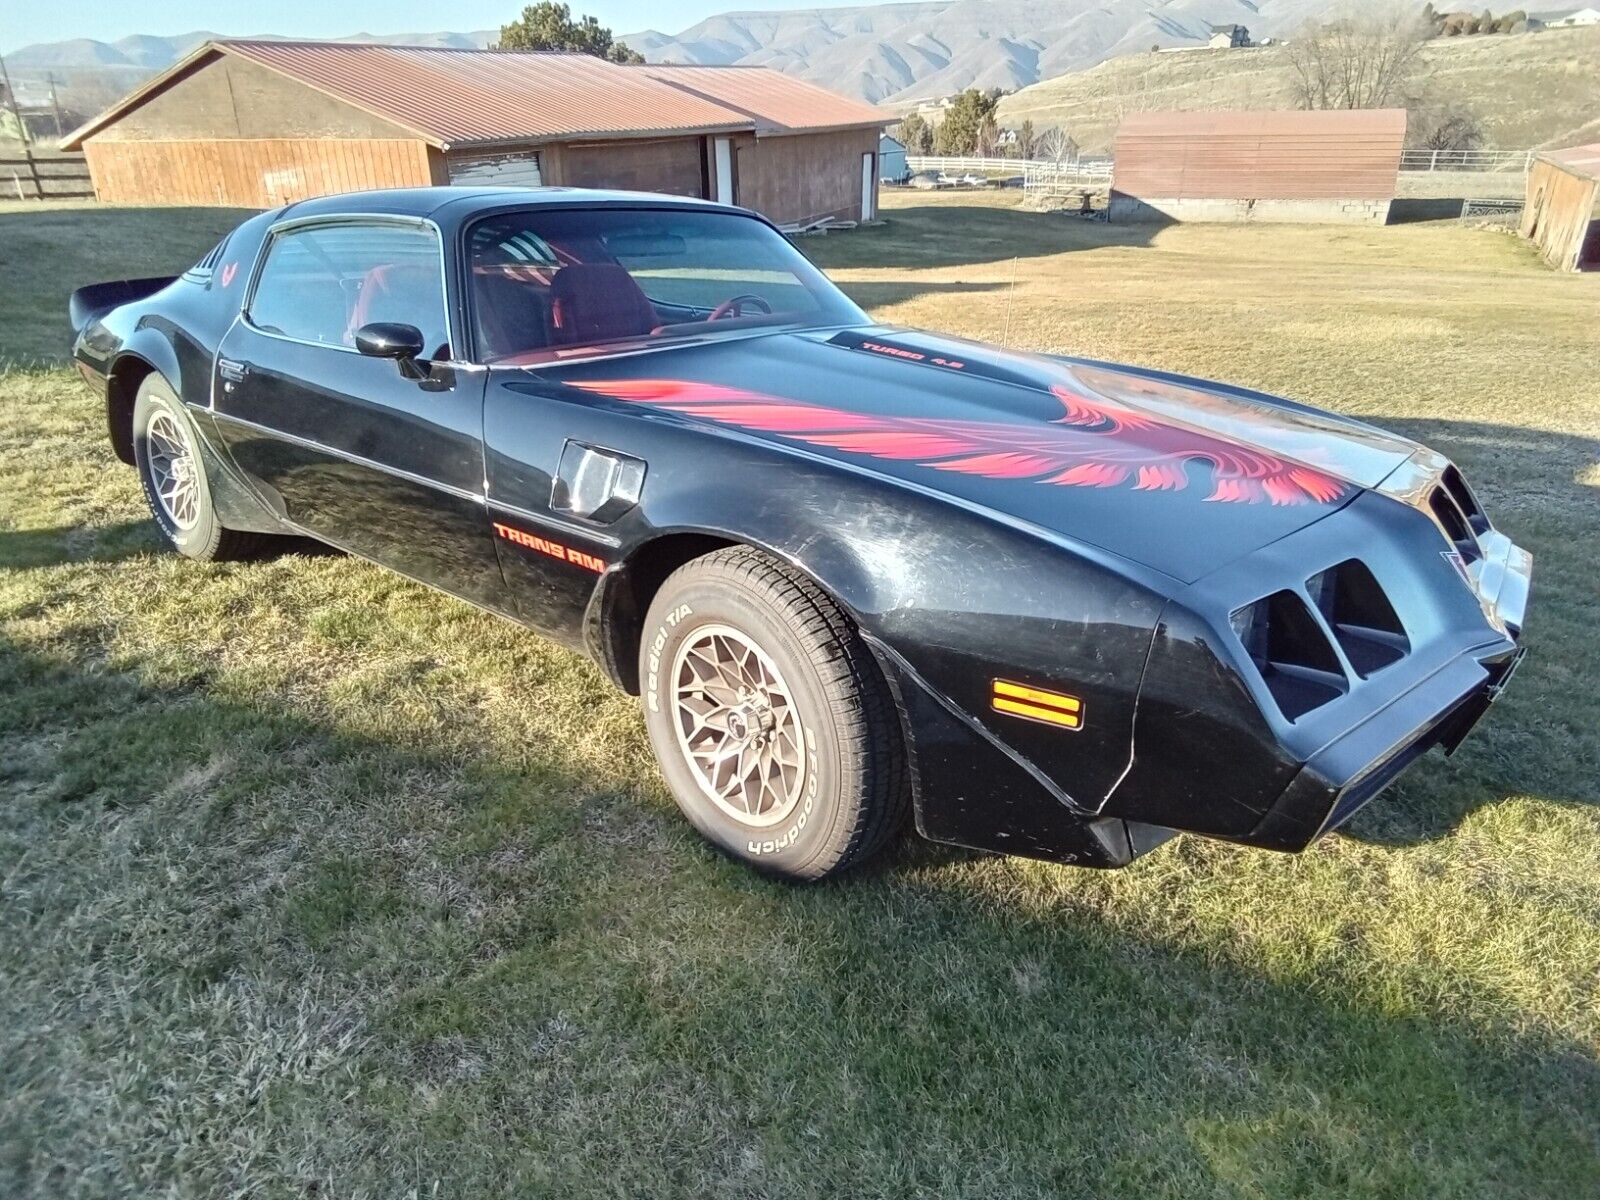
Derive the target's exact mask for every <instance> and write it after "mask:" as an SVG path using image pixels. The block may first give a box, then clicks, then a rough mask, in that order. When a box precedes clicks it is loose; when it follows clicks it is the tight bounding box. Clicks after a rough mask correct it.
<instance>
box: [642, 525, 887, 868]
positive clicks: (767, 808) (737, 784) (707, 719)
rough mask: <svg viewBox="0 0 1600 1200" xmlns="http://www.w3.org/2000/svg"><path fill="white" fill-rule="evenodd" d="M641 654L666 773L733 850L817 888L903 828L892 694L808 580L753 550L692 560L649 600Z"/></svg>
mask: <svg viewBox="0 0 1600 1200" xmlns="http://www.w3.org/2000/svg"><path fill="white" fill-rule="evenodd" d="M639 657H640V662H639V677H640V684H641V690H642V693H643V699H644V708H645V725H646V728H647V729H648V731H649V734H650V740H651V743H652V744H653V746H654V747H655V752H656V757H657V759H659V761H660V763H661V770H662V773H663V774H664V775H665V776H666V780H667V784H668V786H669V787H670V788H671V789H672V793H673V796H674V798H675V799H676V800H677V802H678V807H679V808H681V809H682V810H683V812H684V815H685V816H687V817H688V818H689V820H690V821H691V822H692V823H693V824H694V826H695V828H697V829H698V830H699V831H700V832H701V833H702V834H704V835H705V837H706V838H707V839H708V840H710V841H711V842H712V843H713V844H714V845H716V846H717V847H718V848H720V849H721V850H723V851H724V852H726V853H727V854H730V855H732V856H733V857H735V858H738V859H742V860H744V861H745V862H748V863H750V864H751V865H752V866H754V867H756V868H757V869H758V870H761V871H763V872H766V873H769V874H773V875H779V876H783V877H785V878H789V879H797V880H814V879H821V878H823V877H825V876H828V875H831V874H834V873H836V872H838V871H842V870H844V869H846V868H848V867H851V866H853V865H855V864H856V863H859V862H861V861H862V860H864V859H866V858H868V857H869V856H871V855H872V854H873V853H874V852H875V851H877V850H879V849H881V848H882V847H883V845H884V844H885V843H886V842H888V841H889V840H890V839H891V838H892V837H893V836H894V834H895V833H896V832H897V831H898V830H899V828H900V826H901V824H902V822H903V821H904V818H905V814H906V810H907V807H908V787H907V781H906V766H905V751H904V746H903V743H902V740H901V736H900V726H899V720H898V718H897V716H896V713H895V710H894V703H893V698H892V696H891V695H890V693H889V688H888V685H887V684H886V683H885V682H884V679H883V677H882V674H881V673H880V672H879V670H878V665H877V663H876V661H875V660H874V659H873V657H872V654H871V652H870V651H869V650H868V649H867V647H866V645H865V644H864V643H863V642H862V640H861V638H860V635H859V634H858V633H857V632H856V630H855V628H854V626H853V625H852V624H851V622H850V620H849V619H848V617H847V616H846V615H845V614H844V612H843V611H842V610H841V609H840V608H839V606H838V605H837V604H835V603H834V602H833V600H832V599H831V598H830V597H829V596H828V595H827V594H826V593H825V592H824V591H823V590H822V589H821V588H820V587H818V586H817V585H816V583H815V582H813V581H812V580H811V579H809V578H807V577H806V576H805V575H803V574H801V573H799V572H797V571H795V570H793V569H792V568H790V567H788V566H787V565H786V564H784V563H782V562H780V561H779V560H777V559H774V558H772V557H771V556H769V555H767V554H764V553H762V552H760V551H757V550H754V549H750V548H748V547H730V548H728V549H725V550H719V551H716V552H715V553H713V554H708V555H706V556H705V557H703V558H698V559H695V560H694V561H693V562H690V563H688V564H686V565H685V566H683V567H680V568H679V569H678V570H677V571H675V572H674V573H673V574H672V575H671V576H669V577H668V578H667V580H666V582H665V583H663V584H662V586H661V588H660V590H659V591H658V592H657V593H656V597H655V600H654V601H653V603H652V604H651V606H650V612H649V613H648V615H647V617H646V621H645V632H644V638H643V640H642V643H641V646H640V655H639Z"/></svg>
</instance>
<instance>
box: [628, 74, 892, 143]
mask: <svg viewBox="0 0 1600 1200" xmlns="http://www.w3.org/2000/svg"><path fill="white" fill-rule="evenodd" d="M632 69H633V70H635V71H639V72H642V73H643V74H646V75H649V76H651V77H652V78H654V79H658V80H660V81H661V82H662V83H666V84H670V85H671V86H673V87H675V88H679V89H682V90H684V91H688V92H691V93H694V94H696V95H700V96H703V97H705V98H706V99H708V100H711V101H714V102H716V103H718V104H722V105H725V106H727V107H729V108H734V109H737V110H738V111H740V112H742V113H745V114H747V115H748V116H750V117H751V118H752V119H753V120H754V121H755V123H756V132H757V133H758V134H778V133H802V132H806V131H809V130H817V129H848V128H852V127H860V126H869V125H870V126H876V127H882V126H884V125H889V124H892V123H893V122H894V121H895V120H896V119H897V118H896V117H895V116H894V114H892V113H888V112H885V111H884V110H883V109H881V108H877V107H875V106H874V105H871V104H867V103H865V102H863V101H860V100H851V99H850V98H849V97H848V96H841V95H839V94H838V93H837V92H830V91H829V90H828V89H827V88H822V87H818V86H817V85H816V84H814V83H807V82H806V81H805V80H803V79H796V78H795V77H794V76H792V75H785V74H783V72H781V71H774V70H772V69H771V68H769V67H689V66H683V67H679V66H657V65H651V66H647V67H634V68H632Z"/></svg>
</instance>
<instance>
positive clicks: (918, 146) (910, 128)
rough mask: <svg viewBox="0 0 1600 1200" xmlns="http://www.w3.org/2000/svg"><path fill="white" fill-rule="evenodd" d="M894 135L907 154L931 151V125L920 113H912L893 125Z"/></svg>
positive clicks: (930, 152)
mask: <svg viewBox="0 0 1600 1200" xmlns="http://www.w3.org/2000/svg"><path fill="white" fill-rule="evenodd" d="M894 136H895V139H896V140H897V141H899V143H900V144H901V145H902V146H904V147H905V148H906V153H908V154H932V153H933V126H931V125H929V124H928V122H927V121H925V120H924V119H923V117H922V114H921V113H912V114H911V115H910V116H908V117H906V118H905V120H903V121H901V122H900V124H899V125H897V126H895V132H894Z"/></svg>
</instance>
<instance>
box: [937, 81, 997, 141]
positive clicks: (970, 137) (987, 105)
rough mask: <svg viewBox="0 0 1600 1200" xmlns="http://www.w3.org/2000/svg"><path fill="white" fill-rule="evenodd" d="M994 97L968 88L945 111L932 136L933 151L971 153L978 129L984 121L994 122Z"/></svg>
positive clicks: (976, 139)
mask: <svg viewBox="0 0 1600 1200" xmlns="http://www.w3.org/2000/svg"><path fill="white" fill-rule="evenodd" d="M994 106H995V98H992V97H989V96H986V95H985V94H984V93H982V92H980V91H979V90H978V89H977V88H968V89H967V90H966V91H964V92H962V93H961V94H960V95H959V96H957V97H956V98H955V99H954V100H953V101H951V103H950V107H949V108H947V109H945V113H944V120H943V121H941V122H939V130H938V132H937V133H936V134H935V135H934V148H935V149H936V150H937V151H938V152H939V153H940V154H950V155H956V154H971V153H972V152H973V151H974V150H975V149H976V148H977V145H978V130H979V129H980V128H981V127H982V126H983V123H984V121H985V120H987V121H989V122H991V123H993V121H994Z"/></svg>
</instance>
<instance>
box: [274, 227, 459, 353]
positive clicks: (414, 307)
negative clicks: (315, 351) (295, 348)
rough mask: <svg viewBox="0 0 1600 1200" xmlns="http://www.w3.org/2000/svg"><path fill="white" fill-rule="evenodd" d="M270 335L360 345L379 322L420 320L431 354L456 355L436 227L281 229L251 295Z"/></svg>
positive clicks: (424, 342) (317, 342)
mask: <svg viewBox="0 0 1600 1200" xmlns="http://www.w3.org/2000/svg"><path fill="white" fill-rule="evenodd" d="M249 319H250V323H251V324H252V325H254V326H255V327H256V328H257V329H259V330H261V331H262V332H264V333H270V334H277V335H279V336H282V337H291V338H295V339H297V340H299V341H304V342H314V343H316V344H318V345H325V346H342V347H346V348H350V347H354V345H355V333H356V330H357V329H359V328H361V326H363V325H369V324H372V323H373V322H376V321H392V322H400V323H402V324H406V325H415V326H416V327H417V328H418V329H420V330H421V331H422V338H423V344H424V345H425V346H426V347H427V348H428V356H429V357H431V358H448V357H449V355H450V347H449V339H448V336H447V333H446V323H445V308H444V274H443V268H442V265H441V262H440V258H439V239H438V237H437V235H436V234H435V233H434V231H433V230H432V228H430V227H425V226H419V225H411V224H398V223H395V224H388V223H376V222H374V223H366V224H363V223H356V222H350V223H339V224H327V225H311V226H305V227H302V228H297V229H288V230H284V231H282V232H279V233H277V234H274V235H273V237H272V240H271V242H270V244H269V245H268V247H267V256H266V260H265V261H264V262H263V263H262V265H261V274H260V276H259V278H258V279H257V281H256V287H255V292H254V294H253V295H252V296H251V298H250V308H249Z"/></svg>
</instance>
